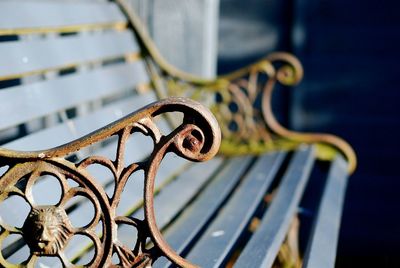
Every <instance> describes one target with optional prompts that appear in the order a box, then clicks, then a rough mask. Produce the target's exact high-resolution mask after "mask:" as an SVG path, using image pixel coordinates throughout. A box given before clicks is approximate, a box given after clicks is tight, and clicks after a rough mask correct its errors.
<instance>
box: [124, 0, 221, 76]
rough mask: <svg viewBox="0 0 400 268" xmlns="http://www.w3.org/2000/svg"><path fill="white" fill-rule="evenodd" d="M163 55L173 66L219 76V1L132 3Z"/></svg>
mask: <svg viewBox="0 0 400 268" xmlns="http://www.w3.org/2000/svg"><path fill="white" fill-rule="evenodd" d="M130 3H131V4H132V6H133V7H134V9H135V10H136V12H137V13H138V14H139V16H140V17H141V18H142V21H143V22H144V24H145V27H147V30H148V31H149V32H150V35H151V36H152V38H153V40H154V41H155V43H156V45H157V47H158V49H159V50H160V51H161V54H162V55H163V56H164V57H165V58H166V59H167V60H168V61H169V62H170V63H171V64H173V65H174V66H176V67H178V68H180V69H182V70H184V71H187V72H190V73H193V74H197V75H200V76H203V77H207V78H212V77H215V75H216V65H217V40H218V36H217V35H218V16H219V0H130Z"/></svg>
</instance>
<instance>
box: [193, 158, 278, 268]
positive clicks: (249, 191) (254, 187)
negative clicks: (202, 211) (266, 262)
mask: <svg viewBox="0 0 400 268" xmlns="http://www.w3.org/2000/svg"><path fill="white" fill-rule="evenodd" d="M284 155H285V154H284V153H283V152H280V153H275V154H265V155H263V156H262V157H260V158H259V159H258V161H257V162H256V163H255V165H254V166H253V167H252V168H251V170H250V172H249V173H248V174H247V175H246V177H245V178H244V181H243V182H242V183H241V185H240V186H239V188H238V189H236V191H235V193H234V195H233V196H232V197H231V198H230V199H229V201H228V202H227V203H226V204H225V206H224V208H223V209H222V211H220V212H219V213H218V216H217V218H216V219H215V220H214V221H213V222H212V224H211V225H210V226H209V227H208V228H207V231H206V232H205V234H204V235H202V237H201V238H200V239H199V240H198V242H197V243H196V245H195V247H194V248H193V249H192V250H191V251H190V253H189V255H188V256H187V258H188V259H189V260H190V261H192V262H193V263H195V264H196V265H199V266H201V267H221V266H222V265H224V263H225V262H226V261H227V257H228V256H229V254H230V253H231V251H232V249H233V247H234V245H235V244H236V243H237V240H238V239H239V237H240V236H241V235H242V233H243V231H244V230H245V228H246V227H247V226H248V224H249V223H250V220H251V219H252V217H253V216H254V213H255V212H256V209H257V208H258V207H259V205H260V203H261V202H262V200H263V196H264V195H265V194H266V192H267V190H268V188H269V186H270V185H271V183H272V181H273V179H274V178H275V175H276V173H277V172H278V169H279V167H280V166H281V164H282V161H283V159H284ZM205 256H206V257H205Z"/></svg>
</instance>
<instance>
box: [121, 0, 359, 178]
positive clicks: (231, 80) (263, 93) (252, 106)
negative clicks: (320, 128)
mask: <svg viewBox="0 0 400 268" xmlns="http://www.w3.org/2000/svg"><path fill="white" fill-rule="evenodd" d="M115 1H116V2H117V3H118V4H119V5H120V6H121V9H122V10H123V11H124V12H125V15H126V16H127V18H128V19H129V23H130V27H131V28H132V29H133V31H134V32H135V33H136V35H137V37H138V39H139V43H140V44H141V45H142V50H143V56H144V58H145V60H146V61H147V62H148V66H149V69H150V71H151V73H152V84H153V85H152V86H153V87H154V88H155V89H156V91H157V93H158V95H159V96H160V97H166V96H184V97H188V98H192V99H195V100H197V101H200V102H202V103H203V104H206V105H207V106H208V107H209V108H210V109H211V111H212V112H213V113H214V114H215V116H216V117H217V120H218V122H219V124H220V127H221V131H222V136H223V139H222V143H221V149H220V153H222V154H225V155H237V154H261V153H264V152H268V151H272V150H279V149H280V150H281V149H289V150H290V149H294V148H297V147H298V146H299V145H300V144H302V143H315V144H317V146H316V147H317V156H318V158H319V159H321V160H330V161H332V160H333V159H334V158H335V155H336V154H337V153H340V154H342V155H343V156H344V157H345V158H346V159H347V162H348V171H349V173H352V172H353V171H354V170H355V168H356V165H357V159H356V155H355V153H354V150H353V149H352V147H351V146H350V145H349V144H348V143H347V142H346V141H344V140H343V139H341V138H339V137H337V136H334V135H331V134H321V133H315V134H305V133H298V132H294V131H290V130H288V129H286V128H284V127H283V126H282V125H280V124H279V122H278V121H277V120H276V119H275V116H274V114H273V113H272V109H271V101H272V98H271V96H272V91H273V89H274V86H275V85H276V83H277V82H279V83H281V84H283V85H286V86H293V85H296V84H297V83H299V82H300V80H301V79H302V77H303V68H302V65H301V63H300V61H299V60H298V59H297V58H296V57H294V56H293V55H291V54H289V53H284V52H277V53H272V54H270V55H268V56H266V57H264V58H263V59H261V60H260V61H258V62H256V63H254V64H252V65H250V66H247V67H245V68H243V69H240V70H238V71H235V72H233V73H231V74H228V75H224V76H220V77H217V78H216V79H213V80H209V79H204V78H201V77H197V76H195V75H192V74H188V73H185V72H183V71H181V70H179V69H177V68H175V67H174V66H172V65H170V64H169V63H168V62H167V61H166V60H165V59H164V58H163V57H162V55H161V54H160V53H159V51H158V49H157V48H156V46H155V45H154V43H153V41H152V40H151V38H150V36H149V35H148V33H147V32H146V31H145V28H144V27H143V25H142V24H141V21H140V19H139V17H138V16H137V15H136V14H135V12H134V11H133V10H132V8H131V7H130V5H129V4H127V2H126V1H125V0H115ZM260 101H261V104H260Z"/></svg>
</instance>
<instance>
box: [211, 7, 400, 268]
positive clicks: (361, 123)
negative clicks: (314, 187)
mask: <svg viewBox="0 0 400 268" xmlns="http://www.w3.org/2000/svg"><path fill="white" fill-rule="evenodd" d="M399 12H400V3H399V2H395V1H379V2H378V1H361V0H353V1H344V0H334V1H332V0H331V1H328V0H319V1H316V0H309V1H305V0H285V1H282V0H248V1H240V0H221V3H220V21H219V49H218V72H219V73H226V72H228V71H230V70H234V69H236V68H238V67H241V66H244V65H246V64H248V63H251V62H252V61H254V60H256V59H259V58H260V57H262V56H263V55H265V54H266V53H268V52H272V51H275V50H286V51H291V52H293V53H294V54H295V55H297V56H298V57H299V59H300V60H301V61H302V63H303V65H304V69H305V77H304V80H303V81H302V83H301V84H300V85H299V86H297V87H296V88H294V89H291V90H284V91H283V92H281V93H279V94H277V96H276V100H277V104H278V105H277V106H276V107H275V108H276V109H278V110H279V112H280V113H281V118H282V120H283V122H282V123H284V124H287V125H288V126H289V127H290V128H292V129H296V130H301V131H323V132H330V133H334V134H337V135H339V136H341V137H343V138H345V139H346V140H347V141H349V143H350V144H352V145H353V147H354V148H355V150H356V152H357V155H358V159H359V166H358V169H357V171H356V173H355V174H354V175H353V176H352V177H351V179H350V182H349V185H348V190H347V196H346V201H345V207H344V213H343V218H342V229H341V233H340V239H339V248H338V259H337V267H400V261H399V260H398V257H397V254H398V251H399V249H400V222H399V220H400V216H399V214H398V211H399V208H400V180H399V178H398V177H399V175H398V174H399V163H400V157H399V154H398V149H400V104H399V100H400V89H399V87H400V83H399V82H400V81H399V78H400V69H399V59H400V57H399V56H400V14H399ZM282 111H284V112H282ZM282 120H281V121H282Z"/></svg>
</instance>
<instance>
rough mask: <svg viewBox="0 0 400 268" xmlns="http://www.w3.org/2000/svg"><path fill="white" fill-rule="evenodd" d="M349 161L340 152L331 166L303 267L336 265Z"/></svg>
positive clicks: (312, 267) (313, 267) (315, 267)
mask: <svg viewBox="0 0 400 268" xmlns="http://www.w3.org/2000/svg"><path fill="white" fill-rule="evenodd" d="M347 178H348V174H347V163H346V161H345V160H344V159H343V158H342V157H340V156H338V157H337V158H336V159H335V161H334V162H333V163H332V166H331V168H330V170H329V174H328V179H327V183H326V185H325V189H324V193H323V195H322V200H321V202H320V206H319V209H318V215H317V217H316V220H315V223H314V228H313V230H312V234H311V238H310V242H309V245H308V249H307V251H306V254H305V257H304V261H303V267H305V268H319V267H326V268H329V267H332V268H333V267H334V266H335V260H336V248H337V242H338V237H339V228H340V219H341V215H342V208H343V202H344V197H345V191H346V185H347Z"/></svg>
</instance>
